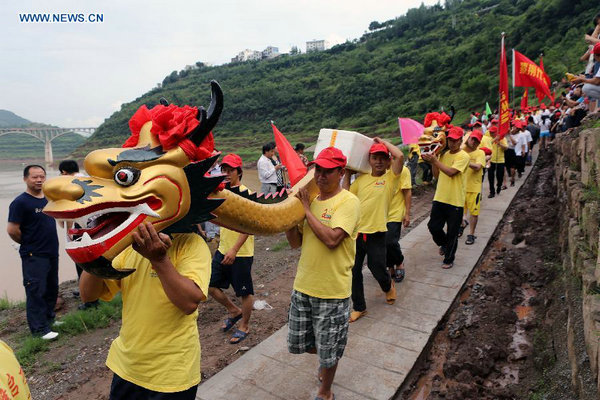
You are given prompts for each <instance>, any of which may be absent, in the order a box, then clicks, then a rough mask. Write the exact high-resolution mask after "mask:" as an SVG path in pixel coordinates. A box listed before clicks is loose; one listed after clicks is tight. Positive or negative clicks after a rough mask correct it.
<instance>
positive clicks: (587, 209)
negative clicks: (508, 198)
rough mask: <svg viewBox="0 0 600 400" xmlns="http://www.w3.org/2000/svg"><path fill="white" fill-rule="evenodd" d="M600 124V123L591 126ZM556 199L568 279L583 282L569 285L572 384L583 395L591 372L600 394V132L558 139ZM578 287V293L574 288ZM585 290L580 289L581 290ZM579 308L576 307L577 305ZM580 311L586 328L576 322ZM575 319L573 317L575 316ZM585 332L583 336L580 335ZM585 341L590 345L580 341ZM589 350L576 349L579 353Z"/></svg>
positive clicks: (577, 131) (588, 131)
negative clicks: (585, 370) (585, 376)
mask: <svg viewBox="0 0 600 400" xmlns="http://www.w3.org/2000/svg"><path fill="white" fill-rule="evenodd" d="M593 123H595V124H596V125H600V123H599V120H596V121H593V122H592V124H593ZM553 145H554V151H555V155H556V158H555V160H556V161H555V167H556V169H555V173H556V182H557V191H558V193H557V196H558V200H559V205H560V207H561V210H560V211H561V212H560V215H561V216H562V217H561V221H560V225H561V228H560V229H561V231H560V235H559V243H558V245H559V246H560V247H561V250H562V254H563V260H562V264H563V268H564V270H565V271H566V274H565V277H566V279H575V280H578V281H579V284H578V285H566V286H567V288H571V289H567V293H566V296H568V297H569V298H570V299H571V300H573V299H577V301H576V302H573V301H568V302H567V303H566V304H568V305H569V310H568V311H569V322H568V323H567V327H566V328H567V332H566V335H565V336H566V338H567V340H568V347H569V359H570V363H571V379H572V382H571V383H572V385H573V388H574V390H575V391H576V392H578V393H582V379H581V373H580V372H581V369H582V368H587V365H585V364H587V363H589V368H590V369H591V371H592V374H593V375H594V377H595V379H596V384H597V390H598V393H599V394H600V386H599V385H598V383H599V382H600V368H599V365H600V257H599V254H598V248H599V246H600V243H599V233H600V212H599V211H600V173H599V171H600V128H588V129H582V128H579V129H575V130H573V131H571V132H569V133H565V134H561V135H558V136H557V138H556V139H555V142H554V144H553ZM572 287H576V288H577V290H576V291H575V290H573V289H572ZM579 289H580V290H579ZM572 304H577V307H576V308H578V310H577V309H574V308H575V307H573V306H572ZM578 312H581V313H582V317H583V327H581V326H576V325H577V324H575V323H573V321H574V320H576V319H578V318H574V316H575V313H578ZM572 316H573V318H572ZM581 333H583V335H581ZM581 337H583V340H584V341H585V347H583V346H581V343H578V342H579V341H580V340H581V339H579V340H578V338H581ZM578 348H580V349H585V351H577V349H578Z"/></svg>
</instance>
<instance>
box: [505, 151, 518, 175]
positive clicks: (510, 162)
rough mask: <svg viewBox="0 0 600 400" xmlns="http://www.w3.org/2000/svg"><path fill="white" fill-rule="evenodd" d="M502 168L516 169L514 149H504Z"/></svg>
mask: <svg viewBox="0 0 600 400" xmlns="http://www.w3.org/2000/svg"><path fill="white" fill-rule="evenodd" d="M504 166H505V167H506V169H507V170H508V169H512V168H517V155H516V154H515V149H506V151H504Z"/></svg>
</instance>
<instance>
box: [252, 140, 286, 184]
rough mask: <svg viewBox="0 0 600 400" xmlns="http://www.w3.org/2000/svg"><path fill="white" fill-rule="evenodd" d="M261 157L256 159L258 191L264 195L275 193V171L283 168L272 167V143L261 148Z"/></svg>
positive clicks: (281, 165)
mask: <svg viewBox="0 0 600 400" xmlns="http://www.w3.org/2000/svg"><path fill="white" fill-rule="evenodd" d="M262 153H263V154H262V156H260V158H259V159H258V163H257V164H256V168H257V169H258V179H259V180H260V183H261V185H260V191H261V192H262V193H264V194H265V195H266V194H268V193H277V171H278V170H280V169H281V168H283V164H279V165H273V162H272V161H271V160H272V158H273V154H275V146H274V145H273V143H267V144H265V145H264V146H263V147H262Z"/></svg>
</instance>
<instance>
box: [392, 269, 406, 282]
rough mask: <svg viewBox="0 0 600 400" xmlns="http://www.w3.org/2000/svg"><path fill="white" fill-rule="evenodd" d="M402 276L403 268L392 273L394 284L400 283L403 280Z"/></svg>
mask: <svg viewBox="0 0 600 400" xmlns="http://www.w3.org/2000/svg"><path fill="white" fill-rule="evenodd" d="M404 275H405V272H404V268H397V269H396V270H395V271H394V282H396V283H400V282H402V281H403V280H404Z"/></svg>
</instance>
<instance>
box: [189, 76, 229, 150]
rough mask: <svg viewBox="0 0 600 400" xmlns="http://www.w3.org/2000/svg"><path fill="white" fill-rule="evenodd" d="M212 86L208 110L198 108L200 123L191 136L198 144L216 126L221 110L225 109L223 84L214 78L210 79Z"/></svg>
mask: <svg viewBox="0 0 600 400" xmlns="http://www.w3.org/2000/svg"><path fill="white" fill-rule="evenodd" d="M210 88H211V96H210V106H209V107H208V112H206V111H205V110H204V109H202V108H199V109H198V119H199V120H200V124H199V125H198V127H197V128H196V129H194V130H193V131H192V133H190V136H189V137H190V140H191V141H192V142H194V144H196V145H197V146H199V145H200V143H202V141H203V140H204V138H205V137H206V135H208V134H209V133H210V131H212V129H213V128H214V127H215V125H216V124H217V121H218V120H219V117H220V116H221V112H222V111H223V91H222V90H221V86H219V84H218V83H217V81H215V80H212V81H210Z"/></svg>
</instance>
